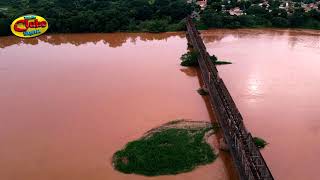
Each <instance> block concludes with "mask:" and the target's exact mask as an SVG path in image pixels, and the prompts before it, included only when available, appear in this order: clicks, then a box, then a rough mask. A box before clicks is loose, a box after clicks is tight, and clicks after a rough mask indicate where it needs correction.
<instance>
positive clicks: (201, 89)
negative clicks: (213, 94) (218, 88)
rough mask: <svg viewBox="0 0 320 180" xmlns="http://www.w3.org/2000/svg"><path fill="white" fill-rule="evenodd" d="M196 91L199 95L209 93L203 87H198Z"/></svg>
mask: <svg viewBox="0 0 320 180" xmlns="http://www.w3.org/2000/svg"><path fill="white" fill-rule="evenodd" d="M197 92H198V93H199V94H200V95H201V96H207V95H208V94H209V93H208V91H207V90H205V89H203V88H199V89H198V90H197Z"/></svg>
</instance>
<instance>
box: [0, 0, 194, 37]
mask: <svg viewBox="0 0 320 180" xmlns="http://www.w3.org/2000/svg"><path fill="white" fill-rule="evenodd" d="M3 1H7V2H6V3H0V7H1V4H6V6H8V7H10V9H11V11H10V12H7V14H3V12H2V11H1V10H0V12H1V13H0V18H3V16H8V17H9V18H8V19H10V21H11V22H12V21H13V19H15V18H17V17H19V16H22V15H25V14H27V13H32V14H36V15H39V16H42V17H44V18H45V19H47V20H48V22H49V25H50V27H49V32H53V33H59V32H115V31H149V32H163V31H168V30H174V31H176V30H183V29H184V27H182V26H183V21H182V20H183V19H184V18H185V17H186V16H188V15H189V14H191V12H192V11H193V8H194V6H193V5H192V4H188V3H187V1H185V0H3ZM5 25H7V24H1V26H5ZM0 35H8V34H7V33H6V32H4V31H2V30H1V31H0Z"/></svg>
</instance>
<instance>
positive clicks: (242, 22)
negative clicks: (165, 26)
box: [199, 0, 320, 29]
mask: <svg viewBox="0 0 320 180" xmlns="http://www.w3.org/2000/svg"><path fill="white" fill-rule="evenodd" d="M311 1H312V0H295V2H297V3H295V5H297V7H296V8H293V9H292V10H290V11H288V12H287V11H286V10H285V9H280V8H279V6H280V5H281V4H282V3H283V2H280V1H279V0H268V3H269V5H270V6H269V7H267V6H263V5H262V6H260V5H258V4H259V3H261V2H263V0H241V1H236V2H234V1H220V0H211V1H208V3H209V5H208V7H207V8H206V9H205V10H204V11H203V12H202V13H201V23H199V24H202V25H203V26H205V27H207V28H242V27H281V28H285V27H292V28H311V29H319V28H320V12H319V11H318V10H315V9H313V10H311V11H309V12H305V10H304V9H303V8H301V2H304V3H310V2H311ZM222 5H223V6H224V7H225V9H221V8H222ZM233 7H239V8H240V9H241V10H243V12H244V14H243V15H240V16H232V15H230V14H229V12H228V10H229V9H230V8H233Z"/></svg>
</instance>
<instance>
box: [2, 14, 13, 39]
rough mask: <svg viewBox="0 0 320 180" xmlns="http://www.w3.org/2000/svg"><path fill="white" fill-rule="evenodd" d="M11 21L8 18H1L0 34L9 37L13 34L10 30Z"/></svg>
mask: <svg viewBox="0 0 320 180" xmlns="http://www.w3.org/2000/svg"><path fill="white" fill-rule="evenodd" d="M10 24H11V20H10V19H8V18H0V34H1V35H5V36H8V35H10V34H11V30H10Z"/></svg>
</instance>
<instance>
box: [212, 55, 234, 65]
mask: <svg viewBox="0 0 320 180" xmlns="http://www.w3.org/2000/svg"><path fill="white" fill-rule="evenodd" d="M210 59H211V60H212V61H213V63H214V64H215V65H224V64H232V62H229V61H220V60H218V58H217V56H215V55H214V54H213V55H211V56H210Z"/></svg>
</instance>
